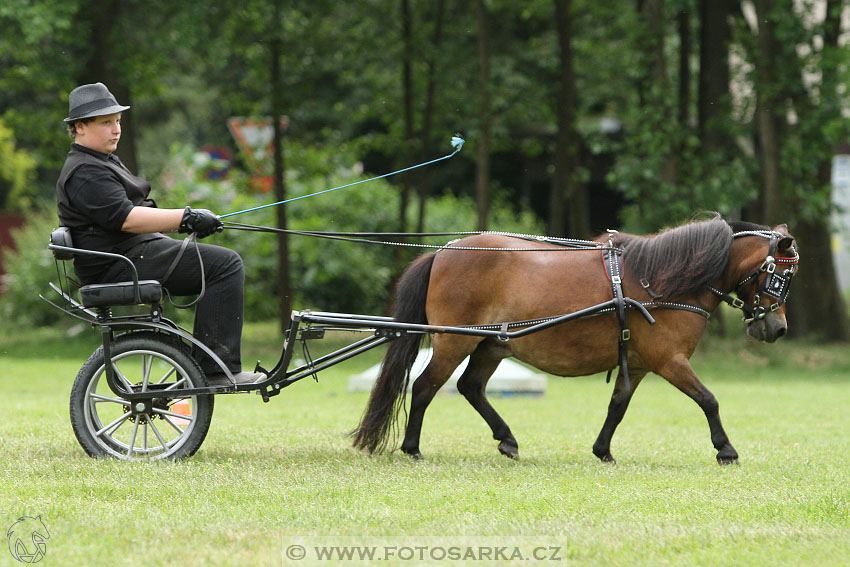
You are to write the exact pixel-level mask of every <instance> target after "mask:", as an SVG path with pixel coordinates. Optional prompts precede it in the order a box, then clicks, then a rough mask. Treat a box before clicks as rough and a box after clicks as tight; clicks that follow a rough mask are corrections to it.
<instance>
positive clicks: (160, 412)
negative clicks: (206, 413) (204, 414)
mask: <svg viewBox="0 0 850 567" xmlns="http://www.w3.org/2000/svg"><path fill="white" fill-rule="evenodd" d="M151 411H153V412H154V413H155V414H157V415H162V416H166V415H168V416H171V417H176V418H177V419H185V420H186V421H190V422H191V421H194V419H195V417H194V416H193V415H185V414H182V413H177V412H173V411H168V410H164V409H159V408H151Z"/></svg>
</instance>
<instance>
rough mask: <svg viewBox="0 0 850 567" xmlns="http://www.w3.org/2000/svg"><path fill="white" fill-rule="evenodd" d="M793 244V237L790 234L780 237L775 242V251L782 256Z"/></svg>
mask: <svg viewBox="0 0 850 567" xmlns="http://www.w3.org/2000/svg"><path fill="white" fill-rule="evenodd" d="M793 245H794V239H793V238H791V237H790V236H786V237H784V238H780V239H779V242H778V243H777V244H776V253H777V255H779V256H784V255H785V253H786V252H788V250H789V249H790V248H791V247H792V246H793Z"/></svg>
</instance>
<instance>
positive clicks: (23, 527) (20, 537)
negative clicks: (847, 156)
mask: <svg viewBox="0 0 850 567" xmlns="http://www.w3.org/2000/svg"><path fill="white" fill-rule="evenodd" d="M48 539H50V532H48V531H47V526H45V525H44V522H42V521H41V516H36V517H35V518H33V517H31V516H22V517H20V518H18V521H17V522H15V523H14V524H12V527H10V528H9V531H7V532H6V540H7V541H8V542H9V553H11V554H12V557H14V558H15V560H16V561H19V562H21V563H38V562H39V561H41V560H42V559H44V554H45V553H47V540H48Z"/></svg>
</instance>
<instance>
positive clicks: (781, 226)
mask: <svg viewBox="0 0 850 567" xmlns="http://www.w3.org/2000/svg"><path fill="white" fill-rule="evenodd" d="M773 230H775V231H776V232H781V233H782V234H788V225H787V224H784V223H783V224H778V225H776V226H774V227H773Z"/></svg>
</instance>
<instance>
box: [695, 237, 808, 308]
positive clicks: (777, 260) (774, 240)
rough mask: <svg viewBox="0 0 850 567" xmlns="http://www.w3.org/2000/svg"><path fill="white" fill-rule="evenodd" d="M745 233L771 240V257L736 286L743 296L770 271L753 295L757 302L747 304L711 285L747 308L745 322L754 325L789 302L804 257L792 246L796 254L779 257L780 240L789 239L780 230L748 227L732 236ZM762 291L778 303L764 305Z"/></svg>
mask: <svg viewBox="0 0 850 567" xmlns="http://www.w3.org/2000/svg"><path fill="white" fill-rule="evenodd" d="M742 236H758V237H761V238H765V239H767V240H770V245H769V246H768V251H767V257H766V258H765V259H764V262H763V263H762V265H761V267H759V268H758V269H757V270H756V271H754V272H753V273H752V274H750V275H748V276H747V277H745V278H744V279H742V280H741V281H739V282H738V284H737V285H736V286H735V293H736V294H737V295H739V296H740V295H741V288H742V287H743V286H745V285H747V284H748V283H749V282H750V281H753V280H755V281H756V283H757V284H758V278H759V276H761V274H767V275H766V277H765V278H764V282H763V283H762V284H761V287H760V288H759V289H758V291H757V292H756V294H755V296H754V297H753V304H752V305H747V304H746V303H745V302H744V301H743V300H741V299H740V298H739V297H732V296H731V295H729V294H728V293H724V292H722V291H720V290H718V289H715V288H713V287H711V286H709V288H708V289H709V290H710V291H711V292H712V293H714V294H715V295H717V296H718V297H720V299H722V300H723V301H725V302H726V303H728V304H729V305H731V306H732V307H734V308H735V309H740V310H741V311H743V312H744V322H745V323H747V324H750V323H752V322H753V321H758V320H760V319H764V318H765V317H766V316H767V314H768V313H771V312H773V311H776V310H777V309H779V308H780V307H782V306H783V305H784V304H785V301H786V299H787V298H788V290H789V288H790V287H791V278H792V277H793V276H794V272H796V271H797V262H798V261H799V259H800V255H799V254H797V250H796V249H795V248H794V247H793V246H792V247H791V251H792V252H793V253H794V255H793V256H782V257H776V246H777V244H778V243H779V240H780V239H781V238H786V235H784V234H782V233H779V232H774V231H772V230H746V231H743V232H736V233H735V234H733V235H732V238H740V237H742ZM777 265H779V266H788V267H787V268H785V269H784V270H782V271H781V272H780V271H779V270H777ZM761 294H764V295H767V296H769V297H772V298H774V299H776V300H777V301H776V303H773V304H772V305H770V306H768V307H764V306H763V305H761Z"/></svg>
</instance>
